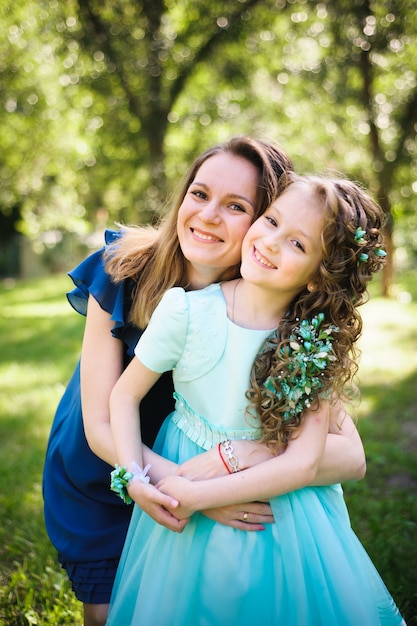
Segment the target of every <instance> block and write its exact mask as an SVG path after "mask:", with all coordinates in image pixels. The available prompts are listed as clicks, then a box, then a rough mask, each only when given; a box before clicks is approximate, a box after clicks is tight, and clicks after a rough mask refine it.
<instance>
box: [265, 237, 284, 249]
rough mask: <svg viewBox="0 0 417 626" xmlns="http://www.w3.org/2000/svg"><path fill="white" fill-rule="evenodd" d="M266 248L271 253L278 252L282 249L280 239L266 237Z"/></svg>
mask: <svg viewBox="0 0 417 626" xmlns="http://www.w3.org/2000/svg"><path fill="white" fill-rule="evenodd" d="M264 246H265V248H267V249H268V250H271V252H278V251H279V248H280V245H279V238H278V237H277V236H276V235H269V236H268V237H265V239H264Z"/></svg>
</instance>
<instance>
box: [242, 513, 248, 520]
mask: <svg viewBox="0 0 417 626" xmlns="http://www.w3.org/2000/svg"><path fill="white" fill-rule="evenodd" d="M243 521H244V522H247V521H248V514H247V513H244V514H243Z"/></svg>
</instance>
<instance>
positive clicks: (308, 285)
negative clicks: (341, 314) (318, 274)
mask: <svg viewBox="0 0 417 626" xmlns="http://www.w3.org/2000/svg"><path fill="white" fill-rule="evenodd" d="M315 288H316V285H315V284H314V283H307V291H309V292H310V293H313V291H314V290H315Z"/></svg>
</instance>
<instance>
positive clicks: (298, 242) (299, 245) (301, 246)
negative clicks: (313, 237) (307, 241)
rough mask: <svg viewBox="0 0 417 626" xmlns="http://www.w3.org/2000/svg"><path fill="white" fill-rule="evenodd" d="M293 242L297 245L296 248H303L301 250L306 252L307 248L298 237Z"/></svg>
mask: <svg viewBox="0 0 417 626" xmlns="http://www.w3.org/2000/svg"><path fill="white" fill-rule="evenodd" d="M293 244H294V245H295V247H296V248H298V249H299V250H301V252H305V248H304V246H303V244H302V243H301V242H300V241H297V239H293Z"/></svg>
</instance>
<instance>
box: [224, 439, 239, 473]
mask: <svg viewBox="0 0 417 626" xmlns="http://www.w3.org/2000/svg"><path fill="white" fill-rule="evenodd" d="M220 445H221V446H222V447H223V451H224V452H225V453H226V455H227V462H228V464H229V465H230V467H231V470H232V471H231V472H229V473H230V474H231V473H235V472H240V469H239V461H238V460H237V456H236V455H235V454H234V450H233V446H232V442H231V441H230V439H225V440H224V441H222V442H221V444H220ZM219 452H221V448H220V447H219ZM222 458H223V457H222Z"/></svg>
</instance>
